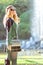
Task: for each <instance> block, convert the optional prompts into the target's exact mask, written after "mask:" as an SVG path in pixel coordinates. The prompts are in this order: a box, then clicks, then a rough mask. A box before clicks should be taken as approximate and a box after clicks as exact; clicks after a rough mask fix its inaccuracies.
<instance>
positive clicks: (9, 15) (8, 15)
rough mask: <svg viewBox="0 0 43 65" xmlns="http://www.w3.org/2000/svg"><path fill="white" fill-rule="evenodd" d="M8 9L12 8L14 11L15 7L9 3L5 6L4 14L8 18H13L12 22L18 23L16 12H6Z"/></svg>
mask: <svg viewBox="0 0 43 65" xmlns="http://www.w3.org/2000/svg"><path fill="white" fill-rule="evenodd" d="M9 9H13V10H14V11H16V8H15V7H14V6H12V5H9V6H8V7H7V8H6V15H7V17H8V18H9V17H10V18H13V20H14V22H15V23H16V24H18V23H20V18H19V17H18V15H17V13H16V14H12V15H13V16H12V15H11V11H9V12H8V10H9Z"/></svg>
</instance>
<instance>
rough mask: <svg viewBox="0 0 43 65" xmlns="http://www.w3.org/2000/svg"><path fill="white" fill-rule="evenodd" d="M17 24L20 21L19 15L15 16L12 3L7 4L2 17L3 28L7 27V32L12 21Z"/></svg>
mask: <svg viewBox="0 0 43 65" xmlns="http://www.w3.org/2000/svg"><path fill="white" fill-rule="evenodd" d="M14 22H15V23H16V24H18V23H19V22H20V19H19V17H18V16H17V12H16V8H15V7H14V6H12V5H9V6H8V7H7V8H6V13H5V16H4V19H3V25H4V28H5V29H8V32H9V31H10V28H11V26H12V25H13V23H14Z"/></svg>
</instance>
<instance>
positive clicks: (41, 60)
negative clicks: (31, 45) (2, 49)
mask: <svg viewBox="0 0 43 65" xmlns="http://www.w3.org/2000/svg"><path fill="white" fill-rule="evenodd" d="M5 58H6V54H0V65H4V60H5ZM17 64H40V65H41V64H43V56H19V57H18V58H17Z"/></svg>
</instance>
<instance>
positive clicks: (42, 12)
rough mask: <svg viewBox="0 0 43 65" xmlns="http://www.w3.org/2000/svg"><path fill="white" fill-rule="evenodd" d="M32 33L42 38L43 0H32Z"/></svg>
mask: <svg viewBox="0 0 43 65" xmlns="http://www.w3.org/2000/svg"><path fill="white" fill-rule="evenodd" d="M33 21H34V23H33V25H34V27H33V29H34V31H33V32H34V33H33V34H34V35H36V36H37V35H39V37H40V39H41V38H43V0H34V17H33Z"/></svg>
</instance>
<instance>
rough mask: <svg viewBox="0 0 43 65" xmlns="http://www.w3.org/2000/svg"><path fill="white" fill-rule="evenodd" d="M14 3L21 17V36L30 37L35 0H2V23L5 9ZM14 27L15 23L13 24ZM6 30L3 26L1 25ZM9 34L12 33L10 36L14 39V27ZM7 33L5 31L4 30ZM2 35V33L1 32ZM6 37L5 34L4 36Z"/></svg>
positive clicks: (0, 16) (0, 18) (0, 15)
mask: <svg viewBox="0 0 43 65" xmlns="http://www.w3.org/2000/svg"><path fill="white" fill-rule="evenodd" d="M10 4H11V5H13V6H15V7H16V10H17V14H18V16H19V17H20V20H21V21H20V24H19V30H18V33H19V38H22V39H27V38H29V37H30V35H31V34H30V32H31V31H30V27H31V14H32V13H31V11H30V10H31V9H32V8H33V0H0V23H1V24H2V21H3V17H4V15H5V9H6V7H7V6H8V5H10ZM13 26H14V28H16V27H15V25H13ZM0 28H1V29H2V30H4V29H3V28H4V27H3V28H2V27H0ZM11 29H12V28H11ZM12 31H13V32H12ZM12 31H10V33H9V34H11V36H10V35H9V36H10V38H11V39H12V37H13V38H15V37H16V34H15V30H14V29H12ZM2 33H3V34H4V35H5V31H3V32H2ZM1 36H2V34H1ZM4 37H5V36H4Z"/></svg>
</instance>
